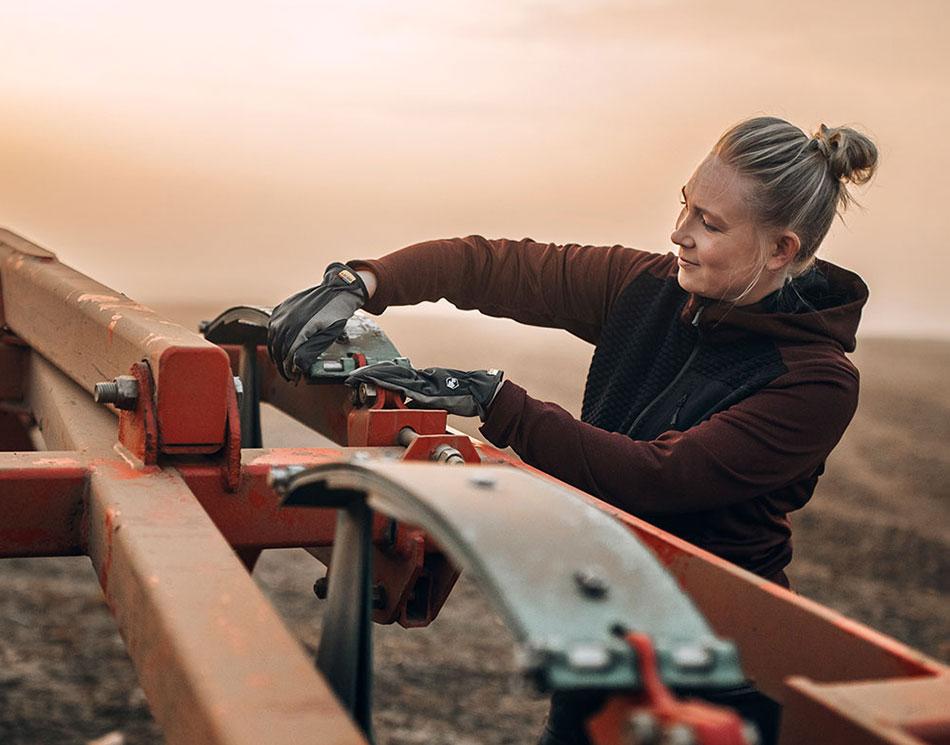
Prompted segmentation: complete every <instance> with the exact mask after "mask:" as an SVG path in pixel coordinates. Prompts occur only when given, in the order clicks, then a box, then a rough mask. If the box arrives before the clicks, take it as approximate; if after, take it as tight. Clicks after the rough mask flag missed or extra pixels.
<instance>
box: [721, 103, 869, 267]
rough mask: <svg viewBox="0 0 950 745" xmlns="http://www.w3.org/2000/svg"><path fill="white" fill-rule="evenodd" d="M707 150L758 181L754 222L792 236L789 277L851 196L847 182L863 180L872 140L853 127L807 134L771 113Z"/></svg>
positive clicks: (809, 258)
mask: <svg viewBox="0 0 950 745" xmlns="http://www.w3.org/2000/svg"><path fill="white" fill-rule="evenodd" d="M713 153H714V154H715V155H717V156H718V157H719V158H720V159H721V160H722V161H723V162H724V163H726V164H728V165H731V166H732V167H733V168H735V169H736V170H737V171H738V172H739V173H740V174H742V175H743V176H747V177H749V178H751V179H752V180H753V181H754V182H755V183H756V184H757V185H758V186H759V188H758V189H756V190H755V192H754V193H753V194H752V197H751V198H752V202H753V204H752V208H753V210H754V213H755V215H756V219H757V221H758V222H759V223H760V224H762V225H766V226H769V227H774V228H787V229H789V230H792V231H793V232H795V233H796V234H797V235H798V238H799V240H800V241H801V248H800V249H799V251H798V254H797V255H796V256H795V258H794V260H793V261H792V264H791V271H790V274H791V276H797V275H799V274H801V273H803V272H804V271H806V270H807V269H808V268H809V267H810V266H811V265H812V263H813V262H814V258H815V252H816V251H817V250H818V246H819V245H820V244H821V241H822V240H823V239H824V237H825V235H826V234H827V233H828V230H829V229H830V228H831V223H832V222H833V221H834V218H835V215H836V214H837V215H840V214H841V213H842V212H844V210H845V209H846V208H847V206H848V205H849V204H850V203H851V202H852V201H853V198H852V197H851V195H850V194H849V193H848V188H847V184H849V183H851V184H863V183H865V182H867V181H868V180H869V179H870V178H871V176H873V175H874V171H875V169H876V168H877V159H878V157H877V148H876V147H875V146H874V143H873V142H871V140H870V139H869V138H868V137H866V136H865V135H863V134H861V133H860V132H857V131H856V130H854V129H850V128H848V127H826V126H825V125H824V124H822V125H821V126H820V127H819V128H818V131H817V132H815V134H814V135H812V136H811V137H809V136H808V135H806V134H805V133H804V132H803V131H802V130H801V129H799V128H798V127H796V126H795V125H794V124H790V123H789V122H787V121H785V120H784V119H779V118H778V117H772V116H760V117H755V118H753V119H747V120H746V121H744V122H740V123H739V124H736V125H735V126H734V127H732V128H731V129H729V130H728V131H727V132H726V133H725V134H723V136H722V137H720V138H719V142H717V143H716V146H715V147H714V148H713Z"/></svg>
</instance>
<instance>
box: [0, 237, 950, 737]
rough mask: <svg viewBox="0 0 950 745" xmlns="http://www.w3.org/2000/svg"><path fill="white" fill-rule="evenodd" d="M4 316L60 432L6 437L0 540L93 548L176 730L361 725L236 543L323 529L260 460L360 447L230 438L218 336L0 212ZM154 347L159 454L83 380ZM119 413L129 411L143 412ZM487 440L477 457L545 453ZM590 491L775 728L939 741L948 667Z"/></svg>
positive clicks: (310, 537)
mask: <svg viewBox="0 0 950 745" xmlns="http://www.w3.org/2000/svg"><path fill="white" fill-rule="evenodd" d="M0 322H3V323H5V324H6V325H7V326H8V327H9V328H10V329H11V330H12V331H13V332H14V333H15V334H16V335H17V336H18V337H19V338H20V339H22V342H21V341H19V340H17V339H13V338H11V337H9V336H4V337H0V372H2V375H0V399H2V400H3V401H4V405H5V406H13V407H14V408H15V407H17V406H20V405H23V406H24V407H26V408H28V409H29V410H30V411H31V412H32V414H33V416H34V418H35V419H36V421H37V422H38V424H39V425H40V427H41V429H42V433H43V438H44V440H45V444H46V446H47V447H48V448H51V449H52V450H51V451H50V452H41V453H40V452H37V453H0V499H3V501H4V505H5V507H6V509H5V515H6V520H5V523H4V525H3V526H2V528H0V556H40V555H75V554H78V553H86V554H88V555H89V556H90V557H91V559H92V561H93V565H94V566H95V568H96V571H97V574H98V576H99V579H100V583H101V584H102V586H103V591H104V593H105V596H106V599H107V602H108V604H109V607H110V609H111V610H112V612H113V614H114V615H115V617H116V620H117V622H118V625H119V628H120V630H121V632H122V634H123V637H124V638H125V640H126V643H127V645H128V648H129V653H130V655H131V657H132V660H133V663H134V664H135V666H136V669H137V671H138V673H139V676H140V678H141V680H142V684H143V688H144V689H145V691H146V694H147V695H148V697H149V701H150V704H151V706H152V710H153V712H155V715H156V718H157V719H158V721H159V723H160V724H161V725H162V727H163V728H164V730H165V732H166V736H167V738H168V741H169V742H172V743H177V742H182V743H184V742H188V743H191V742H196V741H202V742H211V743H222V744H224V743H227V744H228V745H232V744H237V743H251V742H255V743H256V742H263V741H286V742H290V741H298V740H299V741H302V740H303V739H304V738H306V739H315V738H320V741H323V742H334V743H336V742H340V743H349V742H353V743H356V742H363V739H362V736H361V735H360V733H359V732H358V730H357V729H356V727H355V726H354V725H353V723H352V721H351V720H350V719H349V718H348V717H347V716H346V715H345V713H344V712H343V711H342V710H341V709H340V707H339V705H338V703H337V701H336V699H335V698H334V696H333V694H332V693H331V692H330V690H329V688H328V687H327V685H326V683H325V681H324V680H323V679H322V677H321V676H319V675H318V674H317V673H315V672H314V670H313V669H312V666H311V664H310V661H309V660H308V659H307V657H306V655H304V653H303V652H302V650H301V649H300V647H299V645H297V643H296V642H295V641H294V640H293V639H292V638H291V637H290V635H289V633H288V632H287V631H286V629H285V628H284V627H283V625H282V624H281V622H280V621H279V619H278V618H277V617H276V614H275V613H274V611H273V610H272V609H271V608H270V607H269V605H268V604H267V602H266V600H265V599H264V598H263V596H262V595H261V593H260V591H259V590H258V589H257V588H256V586H255V585H254V583H253V582H252V581H251V580H250V578H249V577H248V575H247V572H246V571H245V569H244V567H243V565H242V564H241V563H240V561H239V560H238V558H237V557H236V556H235V553H234V552H235V550H239V551H245V550H247V551H254V550H257V549H260V548H263V547H268V546H294V545H298V546H323V547H324V549H325V547H327V546H329V545H330V543H331V542H332V538H333V532H334V529H333V522H334V521H333V519H332V513H331V512H329V511H323V510H301V511H300V513H306V514H295V511H293V510H287V511H279V510H278V509H277V504H278V499H279V498H278V496H277V495H276V494H274V492H273V490H272V489H271V488H270V487H269V486H268V485H267V483H266V479H267V473H268V471H269V470H270V469H271V468H272V467H278V466H279V467H286V466H293V465H315V464H318V463H326V462H329V461H333V460H336V459H349V458H351V457H354V455H355V452H354V451H353V450H352V449H347V448H343V447H340V448H316V449H314V448H302V449H271V450H264V449H257V450H244V451H243V452H241V451H240V449H238V450H237V451H235V450H234V449H233V440H234V435H235V434H236V431H235V430H236V428H237V425H236V423H234V422H233V421H232V419H231V416H232V413H230V412H232V411H233V409H232V407H231V404H229V401H233V400H234V399H233V396H234V389H233V382H232V371H231V369H230V366H229V363H228V355H227V354H226V353H225V352H224V351H223V350H222V349H221V348H219V347H215V346H214V345H211V344H209V343H208V342H206V341H204V340H203V339H202V338H201V337H199V336H198V335H197V334H194V333H191V332H189V331H187V330H185V329H182V328H181V327H179V326H176V325H175V324H172V323H170V322H168V321H165V320H164V319H161V318H159V317H158V316H157V315H156V314H155V313H153V312H152V311H150V310H149V309H147V308H144V307H143V306H141V305H139V304H137V303H134V302H133V301H131V300H129V299H128V298H126V297H125V296H122V295H120V294H119V293H116V292H114V291H113V290H111V289H109V288H107V287H105V286H103V285H101V284H99V283H96V282H94V281H93V280H91V279H89V278H88V277H85V276H83V275H81V274H79V273H78V272H75V271H74V270H72V269H70V268H68V267H65V266H64V265H62V264H61V263H59V262H58V261H57V260H56V258H55V256H54V255H53V254H51V253H50V252H48V251H45V250H44V249H42V248H39V247H38V246H36V245H35V244H32V243H30V242H28V241H25V240H24V239H22V238H20V237H19V236H16V235H14V234H12V233H9V232H8V231H0ZM23 342H25V343H26V344H28V345H29V346H30V347H32V349H33V350H34V352H39V354H35V353H33V354H29V353H28V350H24V349H23V348H22V346H23ZM258 353H259V354H262V350H260V349H259V350H258ZM41 355H42V356H41ZM143 361H145V362H146V363H147V367H144V368H139V369H140V372H141V371H142V370H144V373H143V374H144V375H146V376H150V377H148V379H149V380H150V381H151V382H153V383H154V390H155V393H154V399H151V398H150V399H148V400H146V401H143V402H142V406H144V407H146V408H148V410H149V411H150V412H151V413H152V415H153V418H154V427H155V429H156V432H157V438H158V450H159V452H158V455H157V458H156V459H155V460H156V461H157V462H156V463H154V464H146V463H144V462H143V460H142V459H141V458H136V457H135V456H134V454H133V453H130V452H129V450H128V449H127V448H125V447H123V445H122V444H120V443H119V442H117V439H119V438H118V436H117V433H118V430H119V427H118V424H119V422H118V420H117V418H116V416H115V414H116V412H115V410H113V409H111V407H101V406H96V405H94V404H93V402H92V400H91V397H90V395H89V392H90V391H91V390H92V389H93V386H94V384H95V383H96V382H99V381H101V380H103V379H108V378H110V377H115V376H118V375H124V374H128V373H129V371H130V370H131V369H132V368H133V367H134V366H136V365H141V363H142V362H143ZM261 369H262V381H261V386H262V392H263V393H264V394H265V395H263V396H262V398H264V399H265V400H270V401H271V402H273V403H274V404H275V405H277V406H279V407H280V408H282V409H284V410H285V411H288V412H289V413H291V414H293V415H294V416H296V417H297V418H298V419H300V420H302V421H304V422H309V423H311V424H316V425H319V426H322V427H325V428H326V429H329V430H330V431H331V432H333V433H334V434H335V435H336V436H337V437H338V438H339V436H340V435H341V432H343V427H342V424H343V423H344V419H343V418H342V415H340V414H339V413H338V410H337V409H334V410H333V411H331V412H329V413H328V412H327V408H330V409H333V408H334V406H337V405H338V404H339V399H340V395H339V391H336V392H334V391H333V390H332V387H331V388H326V389H319V388H313V387H311V388H309V389H308V388H305V387H299V388H294V387H293V386H288V385H285V384H283V383H282V382H280V381H278V380H276V376H274V375H272V374H270V373H269V372H268V370H269V369H270V368H269V366H262V368H261ZM64 371H65V372H64ZM18 397H19V400H18ZM334 402H336V403H334ZM314 403H318V404H325V406H323V409H324V411H322V412H320V414H319V415H317V416H313V414H312V413H311V414H308V413H307V411H306V410H307V409H309V410H310V412H312V411H313V409H314V406H313V404H314ZM122 416H123V417H124V418H123V419H122V426H123V427H125V428H126V430H128V428H132V430H136V428H138V429H139V430H141V429H143V428H145V427H146V425H147V422H146V421H145V420H144V419H142V418H141V417H140V418H138V419H137V418H135V415H133V414H129V412H123V414H122ZM326 433H327V432H326V431H325V434H326ZM237 434H239V433H237ZM124 441H126V440H123V442H124ZM476 445H477V449H478V453H479V455H480V457H481V458H482V460H483V462H495V463H511V464H513V465H515V466H516V467H518V468H521V469H524V470H527V471H534V469H530V468H528V467H527V466H524V465H523V464H520V463H518V462H517V461H515V459H513V458H511V457H510V456H507V455H506V454H504V453H501V452H500V451H497V450H496V449H494V448H492V447H490V446H488V445H485V444H482V443H477V444H476ZM196 453H197V455H196ZM238 459H240V460H243V464H242V463H239V462H238ZM235 464H236V465H237V466H239V469H238V470H235V468H234V466H235ZM229 473H230V474H231V475H232V476H233V477H234V478H233V479H231V480H229V479H227V478H225V477H224V475H226V474H229ZM535 473H536V474H538V475H540V476H541V477H543V478H550V477H547V476H544V475H543V474H540V473H539V472H535ZM578 493H579V492H578ZM579 494H580V493H579ZM581 496H582V497H583V498H584V499H587V500H589V501H590V502H592V503H594V504H596V505H597V506H598V507H600V508H601V509H603V510H605V511H607V512H608V513H611V514H614V515H616V516H617V518H618V519H619V520H621V522H623V523H624V524H625V525H626V526H627V527H628V528H629V529H630V530H632V531H634V532H635V533H636V534H637V535H638V536H639V537H640V539H641V540H642V541H643V542H644V543H646V544H647V545H648V546H649V547H650V548H651V549H652V550H653V551H654V552H655V553H656V555H657V556H658V557H659V558H660V560H661V561H662V562H663V563H664V564H665V565H666V566H667V567H668V568H669V570H670V571H671V572H672V573H673V575H674V576H675V577H676V579H677V580H678V581H679V583H680V585H681V586H682V587H683V588H684V589H685V590H686V592H687V593H688V594H689V595H690V596H691V597H692V599H693V601H694V602H695V603H696V605H697V606H698V607H699V609H700V610H701V611H702V612H703V613H704V614H705V616H706V617H707V619H708V620H709V622H710V624H711V626H712V627H713V629H714V631H715V632H716V633H718V634H719V635H721V636H723V637H726V638H731V639H733V640H735V641H736V643H737V645H738V646H739V650H740V659H741V660H742V662H743V666H744V668H745V669H746V670H747V671H748V672H750V673H751V675H752V676H753V678H754V679H755V681H756V683H757V685H759V686H760V687H761V688H762V689H763V690H764V691H766V692H767V693H769V694H770V695H772V696H773V697H775V698H777V699H778V700H780V701H782V702H783V703H784V704H785V705H786V707H787V709H786V717H785V724H784V730H783V737H782V741H783V742H789V743H791V742H804V741H808V740H809V739H810V736H811V734H812V733H813V731H814V730H812V729H810V727H811V726H813V725H814V726H817V725H819V724H820V726H821V727H822V728H823V729H822V731H823V732H827V733H828V738H827V740H826V741H828V742H856V741H863V742H889V743H910V742H916V743H920V742H924V741H928V740H929V741H938V740H940V738H944V739H946V732H947V729H948V728H950V711H948V706H947V704H946V701H947V697H946V691H947V687H948V669H947V667H946V666H944V665H941V664H940V663H938V662H936V661H935V660H932V659H929V658H927V657H926V656H925V655H922V654H920V653H918V652H916V651H914V650H912V649H910V648H908V647H906V646H905V645H903V644H900V643H899V642H896V641H895V640H893V639H890V638H888V637H886V636H884V635H883V634H880V633H878V632H875V631H873V630H871V629H868V628H867V627H864V626H862V625H861V624H858V623H855V622H853V621H850V620H848V619H846V618H844V617H843V616H841V615H840V614H838V613H835V612H833V611H831V610H829V609H827V608H824V607H822V606H820V605H818V604H817V603H814V602H812V601H809V600H807V599H806V598H802V597H800V596H797V595H794V594H793V593H790V592H788V591H785V590H783V589H781V588H779V587H777V586H775V585H772V584H770V583H768V582H766V581H764V580H762V579H760V578H757V577H755V576H754V575H751V574H750V573H748V572H745V571H743V570H741V569H739V568H737V567H735V566H733V565H731V564H729V563H727V562H725V561H723V560H721V559H718V558H717V557H715V556H712V555H711V554H708V553H707V552H705V551H702V550H701V549H698V548H696V547H694V546H691V545H689V544H687V543H685V542H684V541H681V540H679V539H677V538H675V537H673V536H671V535H669V534H666V533H664V532H663V531H661V530H659V529H657V528H655V527H653V526H651V525H649V524H648V523H645V522H643V521H642V520H638V519H637V518H634V517H632V516H630V515H627V514H625V513H622V512H620V511H619V510H616V509H615V508H612V507H610V506H609V505H606V504H604V503H602V502H599V501H598V500H596V499H594V498H592V497H589V496H588V495H584V494H582V495H581ZM373 539H374V542H375V543H379V544H384V543H386V542H389V543H390V544H391V545H390V546H389V550H390V553H389V554H386V555H387V556H389V557H390V558H389V561H390V567H389V571H390V572H391V574H393V575H395V574H398V573H399V571H402V573H403V574H404V575H405V576H404V577H402V580H404V581H408V580H407V579H406V577H411V576H413V575H412V572H413V571H415V572H417V571H418V570H417V569H413V570H411V571H403V570H402V569H400V567H406V566H410V568H411V566H412V562H417V563H419V564H421V562H422V558H423V550H422V548H421V546H422V545H423V544H421V543H420V542H419V541H420V540H421V538H420V537H419V536H418V535H417V534H409V533H405V532H403V531H402V527H401V526H400V529H399V531H397V532H396V533H393V531H392V526H391V525H388V524H386V523H385V522H382V521H381V522H380V523H379V524H374V538H373ZM170 546H174V550H173V551H170V550H169V548H170ZM428 550H429V549H428V548H426V549H425V551H428ZM318 553H319V552H318ZM407 562H409V564H407ZM397 570H399V571H397ZM450 586H451V585H450V583H449V584H448V587H450ZM403 589H405V588H403ZM443 589H444V591H447V588H443ZM437 610H438V605H436V606H434V607H433V608H431V609H430V614H429V616H427V617H426V618H431V615H432V614H434V613H435V612H437ZM395 612H396V610H394V609H393V608H389V609H388V610H387V613H389V614H390V615H389V616H387V620H389V621H391V620H393V619H394V618H395V616H394V615H392V614H393V613H395ZM424 620H425V619H423V621H424ZM911 700H917V701H919V702H921V703H919V704H918V706H917V709H911V708H909V706H908V705H907V702H908V701H911ZM849 738H850V739H849Z"/></svg>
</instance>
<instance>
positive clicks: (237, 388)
mask: <svg viewBox="0 0 950 745" xmlns="http://www.w3.org/2000/svg"><path fill="white" fill-rule="evenodd" d="M234 392H235V393H236V394H237V402H238V406H240V405H241V399H243V398H244V383H243V382H241V379H240V378H239V377H238V376H237V375H235V376H234Z"/></svg>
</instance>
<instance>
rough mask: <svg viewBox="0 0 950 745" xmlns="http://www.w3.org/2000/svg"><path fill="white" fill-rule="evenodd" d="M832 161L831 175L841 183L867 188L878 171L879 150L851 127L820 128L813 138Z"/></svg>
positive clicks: (819, 148)
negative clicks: (868, 182)
mask: <svg viewBox="0 0 950 745" xmlns="http://www.w3.org/2000/svg"><path fill="white" fill-rule="evenodd" d="M812 141H813V142H815V143H816V144H817V147H818V150H819V151H820V152H821V153H822V154H823V155H824V156H825V158H827V159H828V168H829V169H830V170H831V175H832V176H834V177H835V178H836V179H838V180H839V181H847V182H849V183H852V184H863V183H865V182H866V181H868V180H870V178H871V176H873V175H874V171H875V169H876V168H877V148H876V147H875V146H874V143H873V142H871V140H870V139H868V138H867V137H866V136H864V135H863V134H861V133H860V132H858V131H857V130H854V129H851V128H850V127H826V126H825V125H824V124H822V125H821V126H819V127H818V131H817V132H815V134H814V136H813V137H812Z"/></svg>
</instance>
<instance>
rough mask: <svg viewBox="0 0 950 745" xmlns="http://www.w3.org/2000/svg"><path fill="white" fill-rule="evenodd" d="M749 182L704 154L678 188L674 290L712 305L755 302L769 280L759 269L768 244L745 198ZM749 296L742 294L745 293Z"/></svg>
mask: <svg viewBox="0 0 950 745" xmlns="http://www.w3.org/2000/svg"><path fill="white" fill-rule="evenodd" d="M753 188H754V187H753V184H752V182H751V181H750V180H749V179H748V178H746V177H745V176H742V175H740V174H739V173H738V172H737V171H736V170H735V169H734V168H732V167H731V166H728V165H726V164H725V163H723V162H722V161H721V160H720V159H719V158H718V156H716V155H713V154H710V155H709V156H708V157H707V158H706V160H704V161H703V162H702V163H700V164H699V167H698V168H697V169H696V172H695V173H694V174H693V176H692V178H690V180H689V182H688V183H687V184H686V186H684V187H683V193H682V202H683V208H682V210H680V214H679V218H678V219H677V220H676V229H675V230H674V231H673V233H672V235H670V240H672V241H673V243H675V244H676V245H677V246H678V247H679V251H678V255H679V259H678V264H679V273H678V275H677V279H678V281H679V284H680V287H682V288H683V289H684V290H686V291H687V292H692V293H695V294H697V295H702V296H703V297H707V298H712V299H714V300H730V301H731V300H735V299H736V298H737V297H739V296H740V295H742V297H741V298H740V300H739V304H740V305H745V304H748V303H754V302H757V301H759V300H761V299H762V298H763V297H765V296H766V295H767V294H768V293H769V292H771V291H772V285H773V284H774V276H773V275H772V273H770V272H769V271H764V270H763V267H762V257H763V256H767V255H768V249H769V245H770V243H771V242H772V240H770V239H771V238H773V237H772V236H770V235H769V233H768V231H763V230H761V229H760V228H758V227H757V226H756V224H755V221H754V219H753V217H754V216H753V213H752V208H751V206H750V199H749V195H750V194H751V193H752V189H753ZM750 285H751V290H749V291H748V292H746V290H747V289H748V288H749V287H750Z"/></svg>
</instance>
